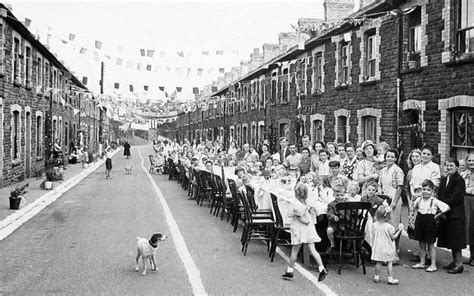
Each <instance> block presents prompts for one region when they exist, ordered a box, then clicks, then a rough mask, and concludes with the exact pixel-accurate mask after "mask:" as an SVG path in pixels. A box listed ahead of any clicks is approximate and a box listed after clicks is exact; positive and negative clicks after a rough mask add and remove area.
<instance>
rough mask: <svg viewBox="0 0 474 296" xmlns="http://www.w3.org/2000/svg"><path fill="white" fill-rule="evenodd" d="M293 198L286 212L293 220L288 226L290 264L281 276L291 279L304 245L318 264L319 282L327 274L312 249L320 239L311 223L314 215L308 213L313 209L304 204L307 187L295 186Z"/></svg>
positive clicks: (306, 196)
mask: <svg viewBox="0 0 474 296" xmlns="http://www.w3.org/2000/svg"><path fill="white" fill-rule="evenodd" d="M295 197H296V201H295V202H293V203H292V204H291V210H290V211H289V212H288V216H289V217H290V218H293V219H292V220H291V224H290V230H291V245H292V247H291V256H290V264H289V265H288V268H287V270H286V272H285V273H284V274H283V275H282V276H283V278H284V279H292V278H293V266H294V265H295V261H296V257H297V256H298V253H299V251H300V249H301V245H302V244H306V245H307V246H308V248H309V251H310V253H311V255H313V257H314V259H315V260H316V262H317V264H318V268H319V277H318V281H319V282H320V281H322V280H324V279H325V278H326V275H327V274H328V272H327V271H326V269H325V268H324V265H323V262H322V260H321V256H319V253H318V252H317V251H316V249H315V247H314V243H315V242H319V241H321V238H320V237H319V236H318V234H317V233H316V228H315V227H314V221H311V220H312V218H311V216H313V217H314V215H310V212H313V211H314V208H313V207H309V206H308V205H307V204H306V199H307V198H308V187H307V186H306V185H304V184H297V185H296V186H295Z"/></svg>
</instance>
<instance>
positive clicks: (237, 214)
mask: <svg viewBox="0 0 474 296" xmlns="http://www.w3.org/2000/svg"><path fill="white" fill-rule="evenodd" d="M227 183H228V184H229V189H230V193H231V194H232V209H231V213H232V220H231V225H233V226H234V232H236V231H237V226H239V219H241V220H242V221H243V222H245V210H244V206H243V205H242V204H241V202H240V197H239V193H238V189H237V184H236V183H235V181H234V180H232V179H227Z"/></svg>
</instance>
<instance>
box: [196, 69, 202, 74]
mask: <svg viewBox="0 0 474 296" xmlns="http://www.w3.org/2000/svg"><path fill="white" fill-rule="evenodd" d="M197 75H198V76H201V75H202V68H198V71H197Z"/></svg>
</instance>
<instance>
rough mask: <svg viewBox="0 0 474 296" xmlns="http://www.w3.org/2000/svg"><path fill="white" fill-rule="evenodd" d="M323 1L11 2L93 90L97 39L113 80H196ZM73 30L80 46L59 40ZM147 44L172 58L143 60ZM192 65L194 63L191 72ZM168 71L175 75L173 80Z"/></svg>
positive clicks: (311, 14)
mask: <svg viewBox="0 0 474 296" xmlns="http://www.w3.org/2000/svg"><path fill="white" fill-rule="evenodd" d="M322 3H323V0H312V1H311V0H292V1H279V0H278V1H258V0H257V1H223V0H220V1H218V0H216V1H211V2H202V1H172V2H171V1H167V2H165V1H153V2H151V1H150V2H146V1H145V2H144V1H140V2H138V1H126V2H125V1H101V2H99V3H96V2H92V1H89V2H88V1H56V2H43V1H34V2H24V1H10V2H9V4H11V5H12V8H13V13H14V14H15V16H16V17H17V18H18V19H20V20H23V19H24V18H28V19H30V20H31V26H30V30H31V31H32V33H33V34H35V33H38V34H39V35H40V36H42V38H41V41H42V42H43V43H45V42H46V38H45V37H44V36H45V34H47V32H49V34H51V35H52V37H51V39H50V42H51V44H50V45H51V48H52V51H54V52H56V53H57V54H58V55H59V57H60V58H62V59H64V60H65V61H66V64H67V65H68V66H70V67H71V69H72V70H75V73H76V75H77V76H79V77H82V76H88V77H89V79H90V80H92V82H91V83H90V84H88V87H90V88H91V89H92V90H96V86H97V83H96V82H95V81H94V80H96V79H97V73H98V72H97V69H99V67H97V61H94V59H93V51H94V50H95V49H94V45H93V44H94V41H95V40H100V41H102V43H103V47H102V49H101V50H100V52H99V54H100V55H101V57H100V59H103V56H104V55H105V54H107V55H109V56H110V55H112V59H111V61H110V64H111V65H110V66H108V69H109V76H108V77H109V78H110V81H108V83H109V86H110V85H113V82H114V81H115V80H119V79H122V81H121V83H122V85H127V84H129V83H142V84H155V82H156V81H157V80H163V81H159V82H158V84H159V83H161V84H163V83H166V84H167V86H169V87H172V85H173V84H180V85H181V86H185V85H187V84H189V86H191V85H197V84H202V83H204V81H207V80H209V82H211V81H212V80H216V79H217V77H218V76H219V72H218V68H221V67H224V68H226V69H225V70H226V71H228V70H230V67H232V66H238V65H239V62H240V60H243V59H248V58H249V54H250V52H251V51H252V49H253V48H260V50H261V46H262V44H263V43H278V38H277V36H278V33H279V32H289V31H292V28H291V24H296V23H297V21H298V19H299V18H303V17H304V18H323V17H324V12H323V5H322ZM35 31H36V32H35ZM69 33H74V34H75V35H76V36H77V39H76V40H75V42H74V44H71V43H69V44H66V45H65V44H64V43H61V42H59V41H60V40H64V39H66V41H67V38H68V34H69ZM118 45H122V46H123V47H124V51H123V52H122V53H118V52H117V46H118ZM81 47H86V48H88V49H89V50H88V52H87V54H85V55H80V54H79V50H80V48H81ZM142 48H144V49H154V50H155V51H157V52H159V51H166V52H167V58H166V59H164V58H163V57H162V59H161V60H156V59H154V60H149V61H146V60H145V61H143V60H142V57H141V56H140V51H139V50H140V49H142ZM205 50H209V51H210V52H211V53H215V51H217V50H224V51H225V53H226V54H225V55H223V56H215V55H213V54H210V56H208V57H203V56H199V55H198V54H197V53H201V52H202V51H205ZM176 51H179V52H181V51H183V52H188V53H190V54H191V56H192V57H191V56H190V57H188V58H186V59H183V58H181V57H179V56H176V55H171V54H169V53H170V52H174V53H175V52H176ZM237 51H238V54H237ZM231 53H233V54H231ZM186 56H187V55H186ZM155 57H156V55H155ZM116 58H122V59H123V60H124V63H123V64H122V65H121V67H116V66H117V65H116ZM128 60H130V61H133V62H135V64H137V63H138V62H142V63H143V65H145V64H147V63H150V64H153V65H155V64H156V65H158V64H159V65H163V67H162V68H163V69H166V68H170V69H175V68H178V67H179V68H182V69H183V71H182V72H181V73H179V74H177V73H173V75H170V74H171V73H168V75H166V74H167V73H166V72H164V73H161V71H160V70H158V69H157V71H152V72H153V74H152V73H143V74H142V73H140V71H135V72H131V71H130V69H127V68H126V67H125V66H124V64H125V61H128ZM106 61H107V60H106ZM94 62H96V63H94ZM199 67H201V68H204V72H205V73H206V75H202V76H199V77H194V76H196V75H193V73H195V70H196V69H194V68H199ZM207 67H213V68H216V71H213V72H212V73H210V71H209V72H208V71H206V70H207V69H206V68H207ZM163 69H162V70H163ZM187 69H192V70H191V72H190V73H191V74H190V75H188V73H187V72H188V71H189V70H187ZM135 70H136V69H135ZM110 72H113V73H114V74H115V76H114V75H113V74H111V73H110ZM142 72H143V70H142ZM169 72H173V71H172V70H171V71H169ZM164 76H167V77H166V79H167V81H166V82H165V81H164V80H165V78H164ZM170 77H172V78H170ZM127 90H128V89H127Z"/></svg>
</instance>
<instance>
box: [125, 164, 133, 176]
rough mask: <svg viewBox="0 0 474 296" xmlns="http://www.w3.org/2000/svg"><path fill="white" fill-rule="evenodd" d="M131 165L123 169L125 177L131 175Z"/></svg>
mask: <svg viewBox="0 0 474 296" xmlns="http://www.w3.org/2000/svg"><path fill="white" fill-rule="evenodd" d="M132 167H133V166H132V164H129V165H127V166H126V167H125V175H131V174H132Z"/></svg>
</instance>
